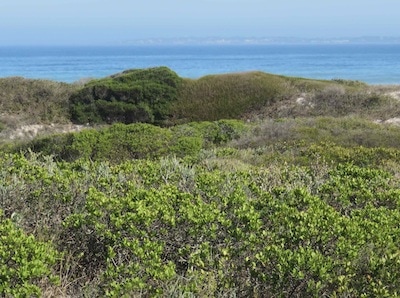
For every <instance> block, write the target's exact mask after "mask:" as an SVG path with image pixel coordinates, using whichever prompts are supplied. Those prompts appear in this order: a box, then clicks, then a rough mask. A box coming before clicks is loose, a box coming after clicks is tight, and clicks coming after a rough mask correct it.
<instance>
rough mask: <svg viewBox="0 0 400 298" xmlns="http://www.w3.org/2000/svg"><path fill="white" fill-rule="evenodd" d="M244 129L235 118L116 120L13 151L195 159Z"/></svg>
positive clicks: (72, 157)
mask: <svg viewBox="0 0 400 298" xmlns="http://www.w3.org/2000/svg"><path fill="white" fill-rule="evenodd" d="M246 129H247V126H246V125H245V124H244V123H243V122H241V121H239V120H221V121H215V122H198V123H191V124H183V125H179V126H175V127H172V128H161V127H158V126H154V125H151V124H145V123H134V124H129V125H125V124H118V123H117V124H113V125H111V126H108V127H104V128H101V129H97V130H96V129H86V130H83V131H81V132H77V133H71V134H64V135H55V136H48V137H45V138H40V139H35V140H33V141H31V142H28V143H26V144H24V145H20V146H17V147H16V148H14V149H13V151H20V150H32V151H34V152H41V153H43V154H47V155H54V156H55V158H56V159H58V160H66V161H73V160H76V159H79V158H82V159H90V160H108V161H110V162H113V163H118V162H121V161H124V160H129V159H141V158H151V159H154V158H158V157H161V156H164V155H168V154H173V155H176V156H178V157H187V158H191V159H196V157H197V156H198V154H199V152H200V150H201V149H203V148H210V147H213V146H216V145H221V144H225V143H227V142H228V141H230V140H233V139H236V138H238V137H239V135H240V134H241V133H242V132H244V131H245V130H246Z"/></svg>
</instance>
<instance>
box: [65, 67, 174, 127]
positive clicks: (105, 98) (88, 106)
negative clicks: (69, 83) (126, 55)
mask: <svg viewBox="0 0 400 298" xmlns="http://www.w3.org/2000/svg"><path fill="white" fill-rule="evenodd" d="M180 82H181V79H180V78H179V77H178V75H177V74H176V73H174V72H173V71H171V70H170V69H168V68H166V67H156V68H149V69H134V70H127V71H124V72H122V73H120V74H117V75H114V76H111V77H108V78H104V79H100V80H92V81H90V82H89V83H87V84H86V85H85V86H84V87H83V88H82V89H81V90H79V91H78V92H76V93H75V94H74V95H73V96H71V98H70V112H71V118H72V120H73V121H75V122H78V123H114V122H122V123H126V124H128V123H134V122H150V123H151V122H153V121H161V120H164V119H166V117H167V116H168V115H169V106H170V104H171V102H173V101H174V100H176V98H177V92H178V91H177V90H178V87H179V86H180Z"/></svg>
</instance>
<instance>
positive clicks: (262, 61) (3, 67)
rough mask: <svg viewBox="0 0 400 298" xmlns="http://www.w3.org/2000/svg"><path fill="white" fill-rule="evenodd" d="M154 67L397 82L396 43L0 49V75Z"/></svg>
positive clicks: (190, 73) (198, 73) (88, 74)
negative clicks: (261, 72) (260, 72)
mask: <svg viewBox="0 0 400 298" xmlns="http://www.w3.org/2000/svg"><path fill="white" fill-rule="evenodd" d="M157 66H167V67H169V68H171V69H172V70H173V71H175V72H176V73H177V74H178V75H180V76H181V77H185V78H192V79H196V78H200V77H202V76H205V75H211V74H223V73H233V72H248V71H263V72H267V73H272V74H278V75H285V76H292V77H304V78H312V79H327V80H331V79H345V80H357V81H362V82H365V83H368V84H376V85H378V84H379V85H388V84H390V85H392V84H400V44H306V45H293V44H291V45H288V44H286V45H282V44H280V45H277V44H274V45H135V46H134V45H130V46H46V47H44V46H35V47H27V46H18V47H11V46H7V47H4V46H3V47H0V77H14V76H19V77H25V78H34V79H47V80H54V81H60V82H67V83H73V82H78V81H82V80H85V79H89V78H102V77H106V76H109V75H112V74H115V73H119V72H121V71H124V70H127V69H135V68H149V67H157Z"/></svg>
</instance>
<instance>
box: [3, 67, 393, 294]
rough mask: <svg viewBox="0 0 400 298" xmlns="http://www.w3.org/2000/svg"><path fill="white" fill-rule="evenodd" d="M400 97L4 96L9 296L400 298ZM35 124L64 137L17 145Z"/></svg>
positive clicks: (277, 79)
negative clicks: (21, 131)
mask: <svg viewBox="0 0 400 298" xmlns="http://www.w3.org/2000/svg"><path fill="white" fill-rule="evenodd" d="M395 92H398V89H397V87H396V86H389V87H378V86H368V85H366V84H363V83H360V82H353V81H342V80H335V81H319V80H307V79H302V78H289V77H283V76H276V75H271V74H265V73H260V72H250V73H240V74H226V75H217V76H206V77H203V78H200V79H198V80H189V79H184V78H180V77H179V76H177V75H176V74H175V73H174V72H173V71H171V70H169V69H167V68H155V69H146V70H130V71H126V72H123V73H121V74H116V75H114V76H111V77H109V78H104V79H99V80H92V81H90V82H88V83H86V84H81V85H78V84H75V85H70V84H62V83H57V82H49V81H36V80H26V79H22V78H8V79H0V104H1V109H2V110H1V113H2V114H1V118H0V121H1V123H2V129H3V131H2V132H1V134H2V136H3V140H2V147H1V152H0V177H1V178H0V293H1V295H2V296H6V297H26V296H43V297H104V296H105V297H397V296H400V249H399V248H400V226H399V222H400V192H399V185H400V178H399V177H400V166H399V164H400V128H399V127H398V126H397V125H395V124H393V123H395V122H396V121H395V118H396V117H397V116H398V115H399V112H400V110H399V108H400V106H399V103H398V99H396V98H395V96H394V95H396V93H395ZM30 108H33V109H34V110H33V112H32V113H31V112H30V111H31V110H30ZM388 120H390V121H388ZM87 123H88V124H87ZM21 124H23V125H28V124H37V125H43V126H46V125H47V126H46V127H47V128H48V129H47V132H46V134H42V135H38V136H36V137H34V136H31V137H30V138H23V137H21V139H20V140H19V141H15V140H14V141H10V140H9V139H7V138H6V136H10V135H12V130H13V129H16V128H18V125H21ZM62 124H65V125H70V126H71V125H78V124H79V125H82V124H84V126H79V130H80V131H77V132H70V133H57V134H52V132H55V131H56V130H55V129H53V130H52V129H51V127H58V126H59V125H62ZM71 127H72V126H71ZM5 132H7V133H8V134H5Z"/></svg>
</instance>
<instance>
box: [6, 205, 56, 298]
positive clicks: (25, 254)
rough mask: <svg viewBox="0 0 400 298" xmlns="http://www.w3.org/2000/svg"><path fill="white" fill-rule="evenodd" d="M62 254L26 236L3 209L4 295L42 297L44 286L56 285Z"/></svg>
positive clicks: (46, 244)
mask: <svg viewBox="0 0 400 298" xmlns="http://www.w3.org/2000/svg"><path fill="white" fill-rule="evenodd" d="M58 257H59V255H58V253H57V252H56V251H55V250H54V248H53V247H52V246H51V245H50V244H48V243H44V242H40V241H37V240H36V239H35V238H34V237H33V236H28V235H26V234H25V233H24V232H23V231H22V230H21V229H19V228H17V227H16V226H15V225H14V224H13V223H12V222H11V220H9V219H5V218H4V216H3V213H2V211H1V209H0V294H1V295H2V296H5V297H10V296H12V297H32V296H37V297H39V296H40V294H41V288H40V286H43V285H46V283H48V282H50V281H51V282H55V281H56V278H55V277H54V276H53V275H52V266H53V265H54V264H55V263H56V260H57V258H58Z"/></svg>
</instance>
